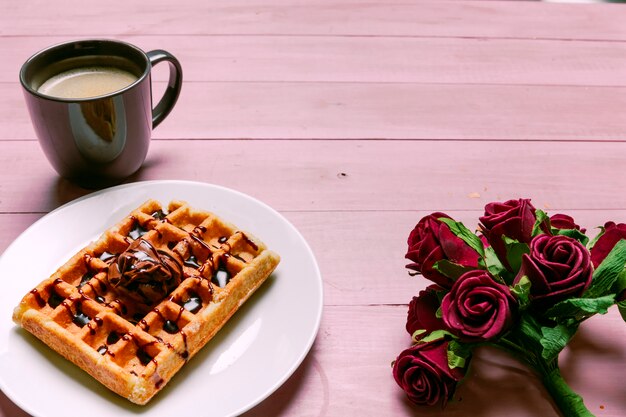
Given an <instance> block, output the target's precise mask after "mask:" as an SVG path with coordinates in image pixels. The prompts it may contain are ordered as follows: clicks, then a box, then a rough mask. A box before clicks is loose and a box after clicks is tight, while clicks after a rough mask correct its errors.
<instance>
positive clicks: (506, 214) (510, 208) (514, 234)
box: [479, 198, 537, 270]
mask: <svg viewBox="0 0 626 417" xmlns="http://www.w3.org/2000/svg"><path fill="white" fill-rule="evenodd" d="M479 220H480V222H481V223H482V231H483V234H484V235H485V237H486V238H487V240H488V241H489V244H490V245H491V246H492V247H493V249H494V251H495V252H496V255H498V258H499V259H500V261H501V262H502V264H503V265H504V266H505V267H506V268H507V269H509V270H511V266H510V265H509V262H508V260H507V256H506V255H507V251H506V245H505V243H504V240H503V239H502V237H503V236H507V237H509V238H511V239H515V240H517V241H519V242H522V243H529V242H530V241H531V239H532V232H533V228H534V226H535V221H536V220H537V219H536V217H535V207H533V205H532V204H531V203H530V199H522V198H520V199H519V200H508V201H506V202H504V203H489V204H487V205H486V206H485V215H484V216H482V217H480V219H479Z"/></svg>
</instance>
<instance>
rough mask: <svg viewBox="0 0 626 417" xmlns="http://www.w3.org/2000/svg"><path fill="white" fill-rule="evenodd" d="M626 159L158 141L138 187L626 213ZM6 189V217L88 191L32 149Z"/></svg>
mask: <svg viewBox="0 0 626 417" xmlns="http://www.w3.org/2000/svg"><path fill="white" fill-rule="evenodd" d="M625 151H626V143H613V142H599V143H588V142H563V143H561V142H547V143H542V142H470V141H460V142H455V141H246V140H241V141H235V140H232V141H182V140H181V141H153V143H152V147H151V149H150V151H149V154H148V158H147V161H146V163H145V165H144V167H143V169H142V170H141V171H140V172H138V173H137V174H136V175H134V176H133V177H131V178H129V179H128V181H143V180H152V179H186V180H196V181H205V182H211V183H216V184H220V185H224V186H226V187H230V188H234V189H238V190H240V191H242V192H245V193H248V194H251V195H253V196H256V197H257V198H260V199H262V200H264V201H266V202H267V203H268V204H270V205H272V206H273V207H275V208H276V209H278V210H282V211H337V210H349V211H355V210H380V211H404V210H426V211H427V210H432V211H434V210H467V209H470V210H480V209H482V207H483V205H484V204H485V203H486V202H487V201H494V200H496V201H497V200H503V199H508V198H511V197H518V196H519V197H522V196H525V197H529V198H533V200H534V201H535V204H536V205H537V207H540V208H547V209H551V210H556V209H572V208H577V209H590V210H624V209H625V208H626V195H624V193H621V192H618V191H617V190H622V189H624V188H625V185H626V178H625V177H624V176H621V175H617V174H616V173H619V172H621V170H622V168H623V155H624V153H625ZM0 189H1V190H2V199H0V212H16V211H18V212H45V211H49V210H51V209H53V208H56V207H58V206H59V205H60V204H62V203H64V202H66V201H69V200H71V199H73V198H76V197H77V196H79V195H82V194H85V193H87V192H88V191H87V190H83V189H81V188H79V187H77V186H74V185H72V184H70V183H68V182H67V181H65V180H61V179H59V178H58V177H57V176H56V174H55V173H54V171H53V170H52V168H50V166H49V164H48V163H47V161H46V160H45V158H44V156H43V153H42V152H41V151H40V150H39V145H38V143H37V142H32V141H28V142H19V141H18V142H11V141H8V142H7V141H4V142H0ZM24 190H28V193H24ZM476 196H479V198H476Z"/></svg>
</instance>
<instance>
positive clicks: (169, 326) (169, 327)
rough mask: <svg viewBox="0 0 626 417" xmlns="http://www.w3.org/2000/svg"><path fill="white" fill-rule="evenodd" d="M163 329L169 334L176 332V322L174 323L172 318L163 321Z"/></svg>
mask: <svg viewBox="0 0 626 417" xmlns="http://www.w3.org/2000/svg"><path fill="white" fill-rule="evenodd" d="M163 330H165V331H166V332H168V333H169V334H176V333H178V331H179V329H178V324H176V322H175V321H172V320H166V321H165V322H164V323H163Z"/></svg>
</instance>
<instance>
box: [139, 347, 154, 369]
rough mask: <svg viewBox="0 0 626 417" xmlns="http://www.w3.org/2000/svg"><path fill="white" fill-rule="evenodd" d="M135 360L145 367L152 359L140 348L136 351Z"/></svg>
mask: <svg viewBox="0 0 626 417" xmlns="http://www.w3.org/2000/svg"><path fill="white" fill-rule="evenodd" d="M137 358H139V362H141V364H142V365H143V366H146V365H147V364H149V363H150V361H152V360H153V359H154V358H153V357H152V356H150V355H149V354H148V352H146V351H145V350H144V349H142V348H139V349H137Z"/></svg>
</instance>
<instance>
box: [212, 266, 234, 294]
mask: <svg viewBox="0 0 626 417" xmlns="http://www.w3.org/2000/svg"><path fill="white" fill-rule="evenodd" d="M230 278H231V276H230V272H228V270H227V269H226V268H224V267H222V266H221V265H220V267H219V268H218V269H217V270H216V271H215V273H214V274H213V278H211V282H212V283H213V284H215V285H217V286H218V287H220V288H223V287H225V286H226V284H228V282H229V281H230Z"/></svg>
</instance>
